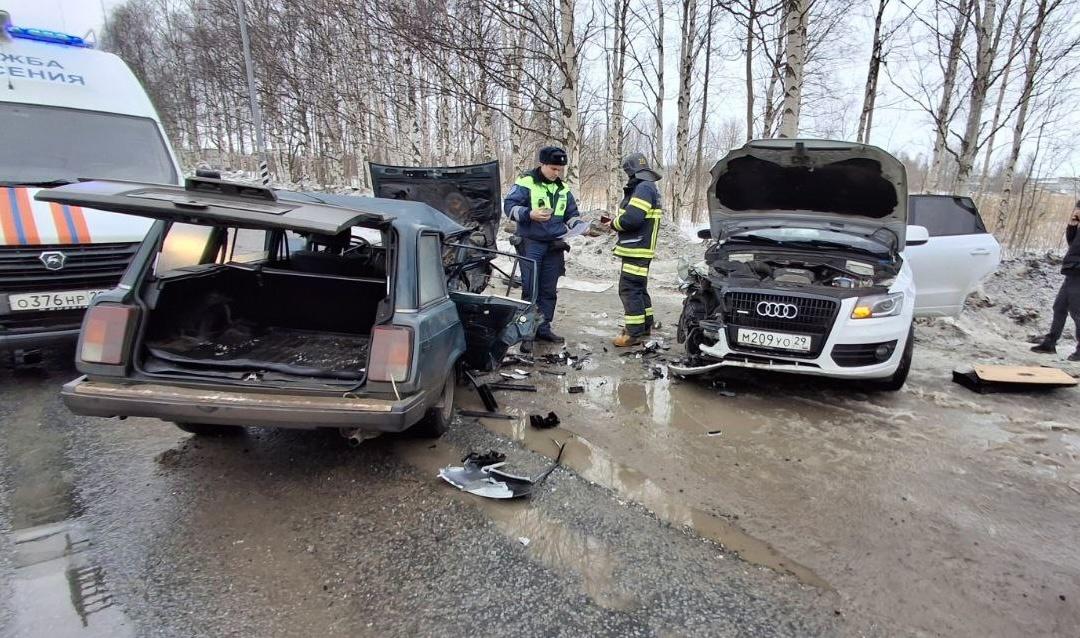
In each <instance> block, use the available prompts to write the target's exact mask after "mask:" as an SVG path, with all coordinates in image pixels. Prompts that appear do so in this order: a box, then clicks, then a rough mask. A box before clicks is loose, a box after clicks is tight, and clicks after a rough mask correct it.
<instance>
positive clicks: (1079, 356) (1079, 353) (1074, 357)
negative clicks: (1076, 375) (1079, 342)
mask: <svg viewBox="0 0 1080 638" xmlns="http://www.w3.org/2000/svg"><path fill="white" fill-rule="evenodd" d="M1065 358H1066V359H1068V360H1069V361H1080V348H1077V349H1076V352H1074V353H1072V354H1070V355H1069V356H1068V357H1065Z"/></svg>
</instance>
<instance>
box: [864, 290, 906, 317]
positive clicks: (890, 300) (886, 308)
mask: <svg viewBox="0 0 1080 638" xmlns="http://www.w3.org/2000/svg"><path fill="white" fill-rule="evenodd" d="M903 307H904V293H902V292H894V293H892V294H891V295H870V296H867V297H859V299H858V300H857V301H856V302H855V309H854V310H852V311H851V318H852V319H876V318H877V317H895V316H897V315H899V314H900V310H901V309H903Z"/></svg>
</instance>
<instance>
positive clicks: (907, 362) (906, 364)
mask: <svg viewBox="0 0 1080 638" xmlns="http://www.w3.org/2000/svg"><path fill="white" fill-rule="evenodd" d="M914 352H915V326H914V325H913V326H911V330H909V331H908V338H907V345H905V346H904V354H903V355H901V357H900V365H899V366H898V367H897V368H896V372H894V373H893V374H892V376H891V377H888V378H886V379H881V380H880V381H875V382H874V383H873V387H874V388H875V389H877V390H883V391H885V392H896V391H898V390H899V389H900V388H902V387H904V384H905V383H906V382H907V377H908V372H910V371H911V357H912V355H913V354H914Z"/></svg>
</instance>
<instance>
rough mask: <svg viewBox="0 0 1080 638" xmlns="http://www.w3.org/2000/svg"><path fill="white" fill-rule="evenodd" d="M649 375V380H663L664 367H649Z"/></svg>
mask: <svg viewBox="0 0 1080 638" xmlns="http://www.w3.org/2000/svg"><path fill="white" fill-rule="evenodd" d="M649 375H650V377H649V378H651V379H663V378H664V367H663V366H657V365H653V366H649Z"/></svg>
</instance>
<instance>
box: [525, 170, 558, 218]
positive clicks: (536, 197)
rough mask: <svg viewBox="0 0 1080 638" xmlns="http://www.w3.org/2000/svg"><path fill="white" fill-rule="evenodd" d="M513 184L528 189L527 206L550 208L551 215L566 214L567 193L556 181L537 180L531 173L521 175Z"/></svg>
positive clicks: (535, 208)
mask: <svg viewBox="0 0 1080 638" xmlns="http://www.w3.org/2000/svg"><path fill="white" fill-rule="evenodd" d="M514 184H516V185H518V186H521V187H524V188H527V189H529V208H531V209H533V210H537V209H539V208H550V209H552V213H551V216H552V217H562V216H563V215H565V214H566V200H568V199H569V197H567V196H566V193H569V192H570V191H568V190H567V189H566V187H565V186H563V185H562V184H561V183H556V182H542V183H541V182H537V181H536V180H535V179H533V176H532V175H528V174H526V175H522V176H521V177H519V178H517V181H515V182H514Z"/></svg>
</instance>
